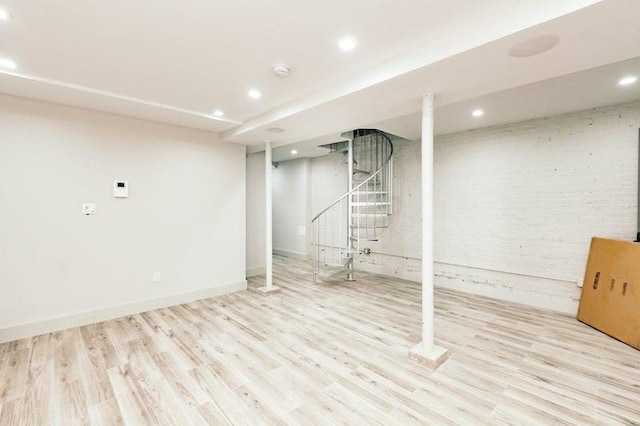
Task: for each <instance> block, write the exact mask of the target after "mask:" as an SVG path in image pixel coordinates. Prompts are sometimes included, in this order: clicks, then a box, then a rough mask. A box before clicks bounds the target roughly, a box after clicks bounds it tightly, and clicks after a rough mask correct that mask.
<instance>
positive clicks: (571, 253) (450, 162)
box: [312, 103, 640, 314]
mask: <svg viewBox="0 0 640 426" xmlns="http://www.w3.org/2000/svg"><path fill="white" fill-rule="evenodd" d="M638 127H640V103H633V104H627V105H620V106H614V107H607V108H600V109H597V110H590V111H583V112H577V113H572V114H566V115H562V116H556V117H549V118H544V119H538V120H531V121H526V122H522V123H516V124H512V125H507V126H500V127H493V128H487V129H480V130H475V131H470V132H463V133H457V134H451V135H446V136H442V137H437V138H436V147H435V212H434V214H435V259H436V264H435V273H436V285H439V286H444V287H450V288H455V289H458V290H462V291H467V292H472V293H477V294H483V295H487V296H490V297H496V298H500V299H504V300H512V301H517V302H522V303H528V304H532V305H536V306H542V307H547V308H551V309H556V310H559V311H563V312H568V313H572V314H575V312H576V308H577V303H578V299H579V295H580V289H579V288H578V287H577V286H576V280H578V279H581V278H582V276H583V275H584V268H585V264H586V257H587V253H588V249H589V243H590V239H591V237H592V236H594V235H598V236H602V237H610V238H619V239H626V240H632V239H633V238H634V237H635V231H636V218H637V216H636V214H637V178H638ZM394 148H395V154H396V157H395V163H394V172H395V193H394V203H395V205H394V215H393V218H392V220H391V226H390V227H389V228H388V229H383V230H381V232H380V234H379V235H380V241H379V242H377V243H376V242H371V243H370V244H369V245H370V247H371V249H372V250H373V253H372V254H371V255H369V256H360V258H359V265H357V267H360V268H361V269H367V270H370V271H373V272H378V273H383V274H388V275H396V276H399V277H402V278H406V279H411V280H416V281H419V280H420V273H421V268H420V248H421V243H420V235H421V234H420V226H421V214H420V206H421V189H420V144H419V142H401V143H396V144H395V145H394ZM322 162H324V163H322ZM313 164H314V174H313V177H314V182H312V186H313V189H316V188H317V187H318V186H319V185H320V182H316V180H315V177H316V176H318V175H320V172H319V168H320V167H319V166H320V165H322V164H324V167H322V168H323V169H324V170H325V173H330V174H336V173H339V170H343V169H345V168H346V166H342V169H340V168H339V167H340V164H339V162H338V161H337V159H334V160H333V161H330V160H329V159H328V158H327V157H325V159H324V160H321V159H317V160H316V159H314V162H313ZM343 173H344V176H345V178H346V171H344V172H343ZM313 197H314V199H315V198H316V196H315V194H314V196H313Z"/></svg>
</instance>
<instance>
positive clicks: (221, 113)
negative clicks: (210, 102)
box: [213, 109, 224, 117]
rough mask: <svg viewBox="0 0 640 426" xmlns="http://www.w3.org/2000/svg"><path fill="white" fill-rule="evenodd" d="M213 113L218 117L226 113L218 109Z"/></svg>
mask: <svg viewBox="0 0 640 426" xmlns="http://www.w3.org/2000/svg"><path fill="white" fill-rule="evenodd" d="M213 115H215V116H216V117H222V116H223V115H224V112H222V111H220V110H219V109H217V110H215V111H214V112H213Z"/></svg>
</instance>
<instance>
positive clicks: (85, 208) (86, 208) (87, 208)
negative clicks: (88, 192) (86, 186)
mask: <svg viewBox="0 0 640 426" xmlns="http://www.w3.org/2000/svg"><path fill="white" fill-rule="evenodd" d="M82 214H85V215H87V216H88V215H91V214H96V204H95V203H84V204H82Z"/></svg>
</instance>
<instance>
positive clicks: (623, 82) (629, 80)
mask: <svg viewBox="0 0 640 426" xmlns="http://www.w3.org/2000/svg"><path fill="white" fill-rule="evenodd" d="M636 81H638V77H636V76H635V75H632V76H629V77H625V78H623V79H622V80H620V81H619V82H618V84H619V85H620V86H629V85H631V84H633V83H635V82H636Z"/></svg>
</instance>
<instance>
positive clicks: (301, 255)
mask: <svg viewBox="0 0 640 426" xmlns="http://www.w3.org/2000/svg"><path fill="white" fill-rule="evenodd" d="M273 254H276V255H278V256H284V257H291V258H293V259H300V260H309V259H311V256H309V255H308V254H304V253H296V252H294V251H286V250H280V249H277V248H274V249H273Z"/></svg>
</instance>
